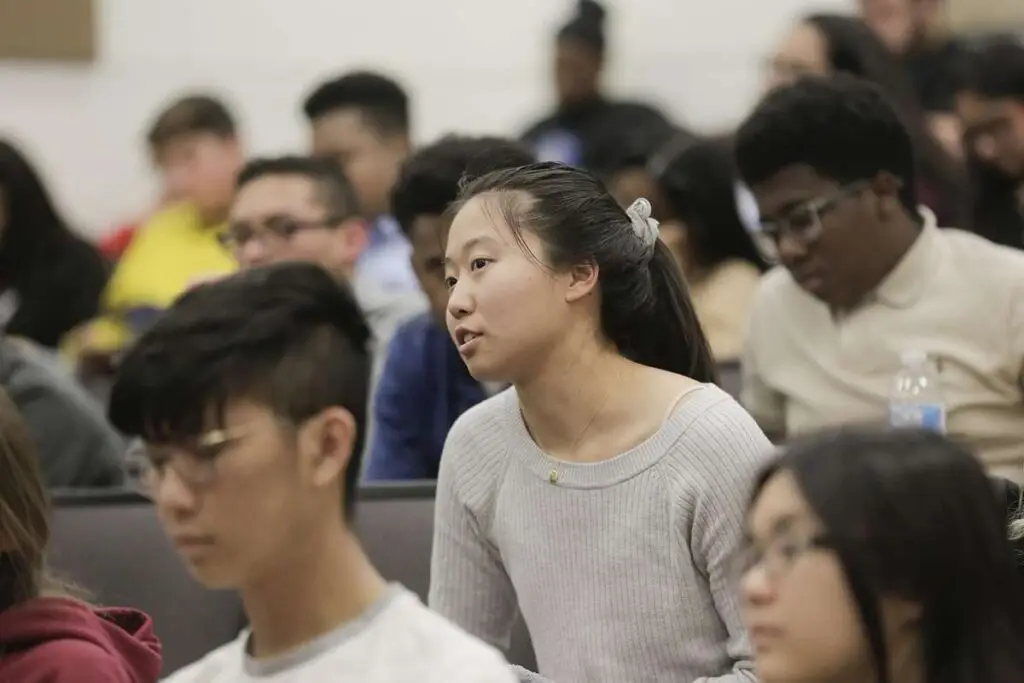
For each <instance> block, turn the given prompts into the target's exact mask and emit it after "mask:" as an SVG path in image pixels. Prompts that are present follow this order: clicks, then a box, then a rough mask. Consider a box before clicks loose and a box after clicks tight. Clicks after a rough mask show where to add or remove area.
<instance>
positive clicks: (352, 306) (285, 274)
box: [109, 262, 370, 515]
mask: <svg viewBox="0 0 1024 683" xmlns="http://www.w3.org/2000/svg"><path fill="white" fill-rule="evenodd" d="M369 342H370V329H369V327H368V326H367V323H366V320H365V319H364V317H363V313H362V311H361V310H360V308H359V305H358V304H357V303H356V300H355V297H354V296H353V294H352V292H351V290H350V289H349V288H348V287H347V286H346V285H344V284H342V283H339V282H337V281H336V280H335V279H334V278H332V277H331V276H330V275H328V274H327V272H326V271H324V270H323V269H322V268H320V267H318V266H316V265H313V264H310V263H295V262H292V263H280V264H275V265H271V266H264V267H259V268H252V269H248V270H244V271H241V272H238V273H236V274H234V275H230V276H228V277H226V278H224V279H221V280H218V281H215V282H212V283H208V284H203V285H199V286H197V287H195V288H193V289H191V290H189V291H188V292H187V293H185V294H184V295H182V296H181V297H179V298H178V300H177V301H175V302H174V304H173V305H172V306H171V307H170V308H169V309H168V310H167V311H166V313H164V315H163V316H162V317H161V318H160V319H159V320H158V321H157V322H156V323H155V324H154V325H153V326H152V327H151V328H150V329H149V330H147V331H146V332H145V333H144V334H143V335H142V336H141V337H140V338H139V340H138V342H137V343H136V344H135V345H134V346H133V347H132V348H131V350H129V351H128V353H127V354H126V356H125V357H124V359H123V361H122V363H121V365H120V367H119V369H118V373H117V377H116V379H115V382H114V386H113V389H112V391H111V395H110V404H109V416H110V420H111V422H112V423H113V424H114V426H115V427H117V428H118V429H119V430H120V431H122V432H123V433H125V434H127V435H131V436H135V435H138V436H141V437H142V438H143V439H145V440H146V441H149V442H151V443H166V444H189V443H193V442H194V440H195V439H196V438H197V437H198V436H199V435H201V434H202V433H203V432H204V431H205V430H207V429H210V428H212V427H219V426H221V424H215V425H211V424H210V423H209V420H210V416H211V415H213V416H214V419H216V420H217V421H218V422H219V423H222V422H223V419H224V411H225V408H226V406H227V404H228V403H229V402H230V401H232V400H238V399H248V400H252V401H254V402H257V403H259V404H262V405H265V406H267V407H268V408H269V409H270V410H272V411H273V412H274V414H275V415H277V416H278V417H279V418H281V419H282V420H285V421H287V422H289V423H291V424H293V425H298V424H301V423H302V422H304V421H305V420H307V419H309V418H311V417H313V416H315V415H317V414H318V413H319V412H320V411H322V410H324V409H326V408H330V407H340V408H344V409H345V410H347V411H348V412H350V413H351V414H352V416H353V418H354V419H355V423H356V442H355V444H354V445H353V451H352V456H351V460H350V461H349V465H348V470H347V472H346V473H345V482H344V492H343V493H344V504H345V511H346V514H348V515H351V512H352V506H353V502H354V498H355V488H356V483H357V482H358V480H359V474H360V460H361V454H362V450H363V432H364V429H365V425H366V419H367V391H368V387H369V373H370V352H369V350H368V345H369Z"/></svg>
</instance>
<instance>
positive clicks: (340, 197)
mask: <svg viewBox="0 0 1024 683" xmlns="http://www.w3.org/2000/svg"><path fill="white" fill-rule="evenodd" d="M282 175H286V176H300V177H303V178H308V179H309V180H310V181H311V182H313V183H316V185H317V195H318V198H319V200H320V202H321V203H323V205H324V207H325V208H326V209H327V212H328V215H329V216H331V218H333V219H337V220H343V219H345V218H349V217H350V216H353V215H355V214H357V213H358V212H359V208H358V200H357V199H356V192H355V189H354V188H353V187H352V182H351V181H350V180H349V179H348V176H346V175H345V173H344V171H342V169H341V166H339V165H338V163H337V162H336V161H334V160H333V159H321V158H319V157H308V156H281V157H261V158H257V159H252V160H251V161H249V162H247V163H246V164H245V166H244V167H243V168H242V170H241V171H240V172H239V174H238V188H239V189H241V188H242V187H244V186H245V185H247V184H248V183H251V182H253V181H254V180H257V179H259V178H263V177H265V176H282Z"/></svg>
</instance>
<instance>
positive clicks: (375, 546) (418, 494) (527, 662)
mask: <svg viewBox="0 0 1024 683" xmlns="http://www.w3.org/2000/svg"><path fill="white" fill-rule="evenodd" d="M434 491H435V485H434V482H432V481H429V482H415V483H408V484H390V483H388V484H367V485H365V486H363V487H362V488H361V489H360V492H359V500H358V502H357V503H356V518H355V528H356V532H357V533H358V534H359V539H360V540H361V541H362V544H363V548H364V549H365V550H366V553H367V554H368V555H369V556H370V559H371V560H372V561H373V563H374V565H375V566H376V567H377V569H378V570H379V571H380V573H381V574H383V576H384V578H386V579H388V580H389V581H397V582H399V583H401V584H402V585H404V586H405V587H406V588H408V589H409V590H411V591H413V592H415V593H416V594H417V595H419V596H420V597H421V598H422V599H423V601H424V602H426V600H427V592H428V590H429V589H430V550H431V542H432V540H433V536H434ZM505 655H506V657H507V658H508V661H509V662H511V663H512V664H518V665H519V666H522V667H524V668H526V669H529V670H531V671H533V670H536V667H537V660H536V658H535V657H534V654H533V646H532V644H531V643H530V634H529V632H528V631H527V630H526V624H525V623H524V622H523V620H522V617H520V618H519V619H518V620H517V622H516V625H515V627H514V628H513V630H512V644H511V646H510V647H509V650H508V652H506V653H505Z"/></svg>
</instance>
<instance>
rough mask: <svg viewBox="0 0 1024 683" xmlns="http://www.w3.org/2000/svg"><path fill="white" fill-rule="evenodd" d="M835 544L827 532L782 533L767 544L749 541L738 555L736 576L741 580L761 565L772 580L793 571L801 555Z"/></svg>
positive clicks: (734, 573)
mask: <svg viewBox="0 0 1024 683" xmlns="http://www.w3.org/2000/svg"><path fill="white" fill-rule="evenodd" d="M831 547H832V544H831V542H830V540H829V538H828V536H827V535H826V534H823V533H820V534H813V535H810V536H804V537H797V536H781V537H779V538H776V539H774V540H772V541H771V542H770V543H768V544H767V545H766V546H764V547H760V546H758V545H756V544H754V543H748V544H747V545H746V546H744V547H743V548H742V549H741V550H740V551H739V552H738V553H737V554H736V557H735V565H734V567H733V575H734V577H735V578H736V579H737V580H739V579H742V578H743V577H745V576H746V575H747V574H748V573H750V572H751V571H753V570H754V569H757V568H761V569H763V570H764V571H765V573H766V574H767V575H768V577H769V578H770V579H772V580H775V581H777V580H779V579H781V578H783V577H785V576H786V575H787V574H789V572H790V570H792V569H793V566H794V565H795V564H796V563H797V562H798V561H799V560H800V558H801V557H803V556H804V555H806V554H807V553H809V552H812V551H815V550H827V549H830V548H831Z"/></svg>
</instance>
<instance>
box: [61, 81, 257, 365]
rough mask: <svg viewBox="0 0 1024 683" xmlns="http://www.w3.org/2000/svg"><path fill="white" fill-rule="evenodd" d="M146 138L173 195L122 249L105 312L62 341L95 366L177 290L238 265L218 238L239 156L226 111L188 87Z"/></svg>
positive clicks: (152, 317)
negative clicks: (68, 339) (193, 92)
mask: <svg viewBox="0 0 1024 683" xmlns="http://www.w3.org/2000/svg"><path fill="white" fill-rule="evenodd" d="M147 140H148V142H149V148H150V152H151V153H152V156H153V160H154V163H155V165H156V168H157V169H158V171H159V173H160V175H161V178H162V181H163V184H164V188H165V192H166V194H167V196H168V197H169V198H170V199H171V200H172V202H171V204H169V205H168V206H167V207H166V208H164V209H163V210H161V211H159V212H157V213H156V214H155V215H153V216H152V217H151V218H150V219H149V220H148V221H147V222H146V223H145V225H143V226H142V227H141V228H140V229H139V230H138V232H137V233H136V234H135V236H134V237H133V238H132V241H131V244H130V245H129V246H128V248H127V250H126V251H125V252H124V253H123V254H122V256H121V259H120V260H119V262H118V264H117V268H116V269H115V271H114V275H113V277H111V279H110V282H109V283H108V285H107V289H106V292H105V293H104V297H103V317H102V318H100V319H99V320H97V321H94V322H93V323H91V324H89V325H88V326H86V327H85V328H84V329H82V330H79V331H78V333H77V334H76V335H74V337H73V338H72V340H71V341H70V343H69V344H68V346H67V348H66V351H67V352H68V353H69V354H71V355H72V356H75V357H78V358H80V359H81V360H83V362H84V363H85V365H86V366H95V367H96V368H97V369H99V370H105V369H106V368H107V366H108V365H109V363H110V362H111V360H110V359H111V358H112V356H113V355H114V354H116V353H118V352H119V351H121V350H123V349H124V348H125V347H126V346H127V345H129V344H130V343H131V341H132V340H133V339H134V338H135V337H137V336H138V335H139V334H140V333H141V332H142V331H143V330H145V329H146V328H147V327H149V325H151V324H152V323H153V321H154V320H155V319H156V317H157V316H158V315H159V314H160V313H161V312H162V311H163V310H164V309H165V308H166V307H167V306H169V305H170V304H171V302H172V301H174V299H175V298H176V297H177V296H178V295H179V294H181V293H182V292H183V291H185V290H186V289H188V288H189V287H192V286H193V285H195V284H197V283H199V282H202V281H204V280H207V279H210V278H216V277H220V276H223V275H225V274H227V273H230V272H232V271H234V270H235V268H236V267H237V264H236V262H235V260H234V258H233V257H232V256H231V254H230V253H229V252H228V251H227V250H225V249H224V247H223V246H222V245H221V244H220V242H219V241H218V235H219V233H220V232H221V230H222V228H223V225H224V221H225V219H226V218H227V214H228V209H229V208H230V206H231V199H232V197H233V196H234V190H235V180H236V177H237V175H238V171H239V169H240V168H241V166H242V163H243V159H244V158H243V151H242V144H241V141H240V140H239V137H238V130H237V126H236V123H235V120H234V117H233V116H232V115H231V112H230V111H228V109H227V107H226V105H224V103H222V102H221V101H220V100H218V99H216V98H213V97H211V96H208V95H189V96H186V97H183V98H181V99H178V100H176V101H174V102H173V103H171V104H170V105H169V106H167V107H166V108H165V109H164V110H162V111H161V112H160V113H159V114H158V115H157V117H156V120H155V121H154V122H153V124H152V125H151V127H150V129H149V133H148V135H147Z"/></svg>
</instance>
